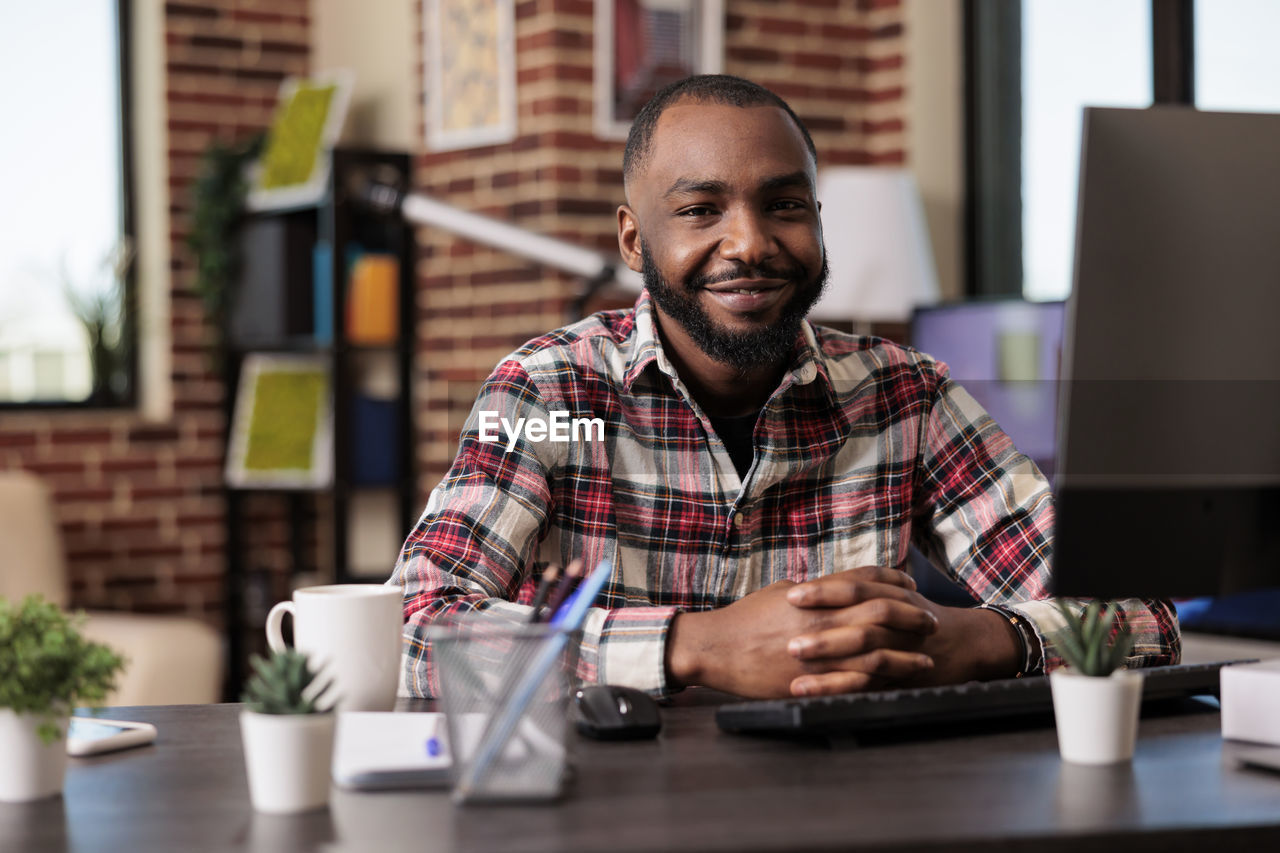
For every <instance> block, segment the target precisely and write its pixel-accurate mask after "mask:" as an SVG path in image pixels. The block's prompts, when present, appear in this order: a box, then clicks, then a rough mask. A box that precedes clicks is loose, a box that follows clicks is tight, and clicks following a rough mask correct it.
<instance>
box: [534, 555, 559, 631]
mask: <svg viewBox="0 0 1280 853" xmlns="http://www.w3.org/2000/svg"><path fill="white" fill-rule="evenodd" d="M559 576H560V567H559V566H557V565H550V566H548V567H547V570H546V571H545V572H543V573H542V580H540V581H538V590H537V592H535V593H534V594H533V602H532V604H531V605H530V606H531V607H532V609H531V610H530V611H529V621H530V622H538V621H540V620H539V619H538V611H539V610H541V609H542V605H543V604H546V602H547V595H548V594H549V593H550V592H551V584H553V583H555V580H556V578H558V577H559Z"/></svg>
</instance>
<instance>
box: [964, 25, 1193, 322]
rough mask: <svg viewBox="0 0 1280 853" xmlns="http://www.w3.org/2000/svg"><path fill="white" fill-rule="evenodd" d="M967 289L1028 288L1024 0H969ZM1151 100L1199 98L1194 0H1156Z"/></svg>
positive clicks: (1004, 291)
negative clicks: (1024, 190) (1024, 250)
mask: <svg viewBox="0 0 1280 853" xmlns="http://www.w3.org/2000/svg"><path fill="white" fill-rule="evenodd" d="M963 16H964V83H965V87H964V101H965V103H964V144H965V154H964V181H965V211H964V213H965V225H964V243H965V249H966V251H965V264H964V292H965V294H966V295H967V296H969V297H994V296H1003V297H1015V298H1022V295H1023V269H1022V260H1023V259H1022V0H1015V2H1001V3H992V2H988V0H964V10H963ZM1151 62H1152V77H1151V80H1152V93H1151V95H1152V102H1153V103H1156V104H1182V105H1185V106H1194V105H1195V0H1151Z"/></svg>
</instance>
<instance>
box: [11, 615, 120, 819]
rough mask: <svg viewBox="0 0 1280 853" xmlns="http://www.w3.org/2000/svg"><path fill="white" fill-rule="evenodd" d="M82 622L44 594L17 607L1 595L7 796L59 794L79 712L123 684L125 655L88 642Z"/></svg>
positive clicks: (24, 798)
mask: <svg viewBox="0 0 1280 853" xmlns="http://www.w3.org/2000/svg"><path fill="white" fill-rule="evenodd" d="M81 621H83V617H73V616H69V615H68V614H66V613H63V612H62V611H61V610H59V609H58V607H57V605H54V604H51V603H50V602H48V601H45V600H44V599H43V598H41V597H40V596H36V595H31V596H28V597H27V598H25V599H23V601H22V604H21V605H18V606H16V607H15V606H14V605H13V604H11V603H10V602H8V601H5V600H4V599H0V756H3V759H0V800H3V801H8V802H24V801H27V800H36V799H40V798H41V797H48V796H52V795H54V794H57V793H59V792H60V791H61V790H62V782H63V779H64V777H65V776H66V770H67V746H66V733H67V718H68V717H69V716H70V715H71V709H72V708H74V707H76V706H77V705H95V704H100V703H101V702H102V700H103V699H105V698H106V696H107V694H108V693H110V692H111V691H112V690H113V689H114V688H115V679H116V676H117V675H118V674H119V673H120V670H121V669H122V668H123V666H124V660H123V659H122V658H121V657H120V655H118V654H116V653H115V652H114V651H112V650H111V649H110V648H108V647H107V646H104V645H102V644H100V643H94V642H90V641H89V640H86V639H85V638H84V636H83V635H81V633H80V631H79V626H80V623H81Z"/></svg>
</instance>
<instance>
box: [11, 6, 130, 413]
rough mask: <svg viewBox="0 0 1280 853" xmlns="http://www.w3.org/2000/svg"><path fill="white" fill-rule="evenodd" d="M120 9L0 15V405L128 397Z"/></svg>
mask: <svg viewBox="0 0 1280 853" xmlns="http://www.w3.org/2000/svg"><path fill="white" fill-rule="evenodd" d="M125 2H126V0H41V2H39V3H6V4H3V6H0V73H2V74H3V79H4V80H5V83H4V87H3V89H0V115H3V116H5V125H6V128H5V132H4V134H3V135H0V186H3V187H4V188H5V198H6V203H5V204H4V205H0V405H14V404H20V405H43V404H62V405H66V404H77V403H78V404H91V405H117V404H122V403H128V402H131V400H132V397H133V388H132V386H133V375H134V355H133V352H134V332H133V312H132V311H131V310H130V308H131V306H130V302H131V295H132V278H131V276H130V274H129V269H130V266H131V260H132V245H133V242H132V239H131V236H130V235H131V231H132V228H131V221H130V194H129V180H128V176H129V164H128V157H127V154H128V147H127V121H126V118H125V117H126V116H127V114H128V113H127V103H126V99H125V92H126V90H127V87H126V85H125V84H126V78H125V73H124V69H125V68H126V67H127V66H126V63H125V60H126V56H127V40H126V39H125V38H124V37H123V36H124V28H123V27H122V25H121V22H122V21H124V20H127V17H126V16H125V14H124V13H125V11H126V9H125Z"/></svg>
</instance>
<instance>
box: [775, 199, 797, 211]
mask: <svg viewBox="0 0 1280 853" xmlns="http://www.w3.org/2000/svg"><path fill="white" fill-rule="evenodd" d="M772 207H773V209H774V210H804V208H805V204H804V202H800V201H795V200H793V199H782V200H780V201H775V202H774V203H773V205H772Z"/></svg>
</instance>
